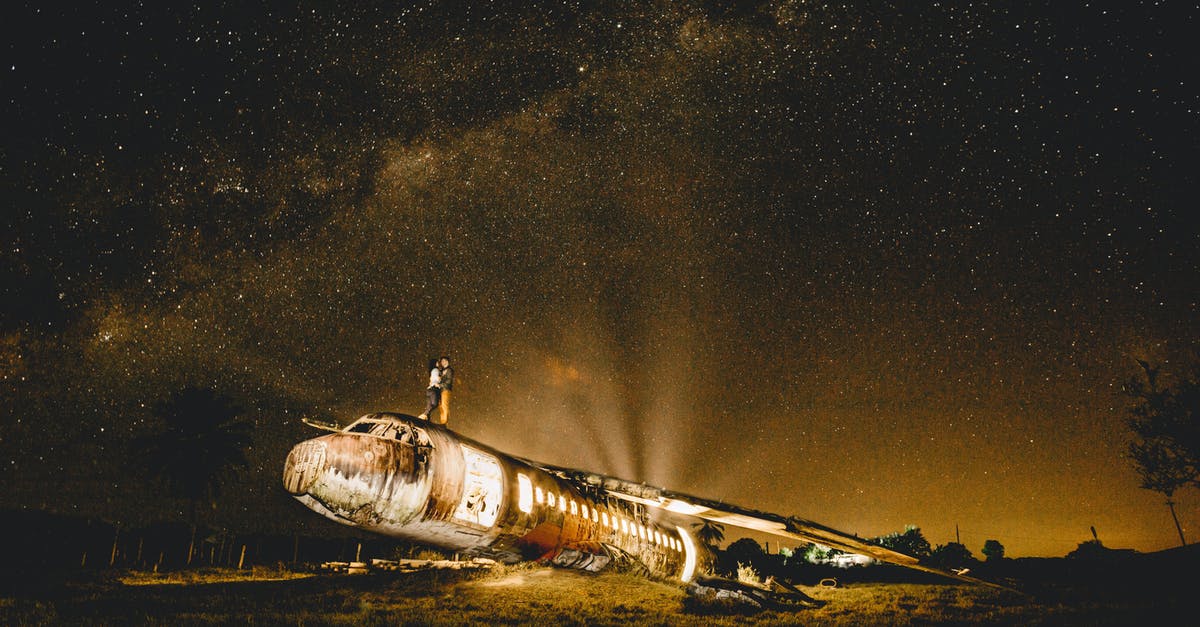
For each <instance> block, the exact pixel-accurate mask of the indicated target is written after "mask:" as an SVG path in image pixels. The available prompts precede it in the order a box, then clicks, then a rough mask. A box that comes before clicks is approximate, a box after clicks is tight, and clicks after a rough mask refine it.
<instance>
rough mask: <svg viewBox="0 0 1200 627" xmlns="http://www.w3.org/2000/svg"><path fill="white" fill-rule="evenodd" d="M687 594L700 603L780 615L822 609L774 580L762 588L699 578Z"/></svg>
mask: <svg viewBox="0 0 1200 627" xmlns="http://www.w3.org/2000/svg"><path fill="white" fill-rule="evenodd" d="M688 593H689V594H691V595H693V596H695V597H698V598H700V599H704V600H713V601H727V602H732V603H735V604H738V605H749V606H753V607H759V608H763V609H771V610H782V611H797V610H803V609H809V608H815V607H821V606H822V605H825V602H824V601H820V600H817V599H814V598H812V597H810V596H808V595H807V594H804V593H803V592H801V591H800V590H799V589H797V588H796V587H795V586H792V585H790V584H787V583H783V582H779V581H775V580H774V579H771V580H769V581H768V582H767V584H765V585H764V586H752V585H750V584H745V583H741V582H740V581H734V580H732V579H723V578H721V577H704V576H700V577H696V579H694V580H693V581H692V582H691V583H690V584H688Z"/></svg>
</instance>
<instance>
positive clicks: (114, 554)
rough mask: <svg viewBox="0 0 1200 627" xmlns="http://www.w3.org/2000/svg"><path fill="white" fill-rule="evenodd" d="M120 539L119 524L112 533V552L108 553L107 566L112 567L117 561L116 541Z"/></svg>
mask: <svg viewBox="0 0 1200 627" xmlns="http://www.w3.org/2000/svg"><path fill="white" fill-rule="evenodd" d="M120 540H121V527H120V525H118V526H117V531H116V533H114V534H113V548H112V553H111V554H109V556H108V566H109V567H110V568H111V567H112V565H113V564H116V563H117V543H118V542H119V541H120Z"/></svg>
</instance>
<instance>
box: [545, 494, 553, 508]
mask: <svg viewBox="0 0 1200 627" xmlns="http://www.w3.org/2000/svg"><path fill="white" fill-rule="evenodd" d="M546 505H549V506H550V507H554V493H553V492H547V493H546Z"/></svg>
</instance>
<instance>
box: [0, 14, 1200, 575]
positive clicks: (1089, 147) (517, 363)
mask: <svg viewBox="0 0 1200 627" xmlns="http://www.w3.org/2000/svg"><path fill="white" fill-rule="evenodd" d="M242 4H243V3H229V6H220V4H218V6H208V5H204V6H195V7H169V8H149V7H114V6H110V5H111V3H105V6H103V7H86V8H81V9H71V10H67V9H65V8H61V7H60V8H38V7H21V8H17V9H6V12H8V13H10V15H9V16H7V17H6V19H5V20H4V22H5V25H6V26H5V28H6V29H7V30H9V32H8V33H6V35H7V37H6V38H7V40H8V41H9V43H8V46H7V50H6V52H7V57H6V59H5V63H4V67H3V68H2V69H3V71H4V82H3V85H4V94H5V98H4V105H3V106H4V114H3V119H4V124H5V127H6V129H5V138H6V139H5V141H4V148H3V159H4V161H3V163H4V167H3V185H4V187H3V189H4V191H5V193H4V199H5V204H4V211H3V226H4V229H3V232H4V234H3V241H2V243H3V251H2V253H0V254H2V255H3V269H2V272H3V275H2V282H0V289H2V290H3V300H4V302H5V306H4V309H3V326H2V331H3V338H2V339H3V341H2V342H0V369H2V370H0V372H2V374H3V387H2V388H0V390H2V392H3V396H0V400H2V401H3V403H4V405H3V407H4V412H3V415H2V420H3V424H2V425H0V426H2V427H3V430H4V437H3V439H2V440H0V454H2V455H3V458H0V461H2V462H3V463H4V464H5V466H6V467H7V468H6V475H7V476H9V477H16V478H17V480H16V481H15V483H14V484H12V487H11V488H10V489H6V490H4V491H3V492H4V494H3V495H2V496H0V504H3V505H5V506H8V507H33V508H45V509H51V510H55V511H65V512H75V513H81V514H85V515H95V516H103V517H106V518H109V519H115V520H122V521H131V522H139V521H146V520H151V519H156V518H157V517H162V516H169V515H170V512H171V511H179V509H180V506H179V505H178V504H177V503H175V502H173V501H172V500H171V499H168V498H165V497H162V496H161V495H156V494H154V493H153V492H150V491H149V487H148V484H146V483H144V482H143V481H142V480H141V479H140V478H139V477H137V476H136V475H135V474H134V473H132V472H131V471H130V466H129V465H128V464H127V463H126V462H125V461H124V460H125V459H126V458H127V457H128V456H129V455H130V454H131V451H130V449H129V442H130V441H131V439H132V438H133V437H135V436H137V435H139V434H142V433H146V432H148V431H151V430H153V428H154V425H155V423H154V420H153V418H152V412H151V408H152V407H153V405H154V403H156V402H158V401H160V400H161V399H163V398H165V397H167V396H168V395H169V394H170V393H171V392H173V391H175V390H177V389H180V388H182V387H184V386H187V385H201V386H206V387H212V388H214V389H217V390H218V391H220V392H222V393H224V394H227V395H229V396H232V397H233V398H235V399H236V400H237V401H238V402H239V403H240V404H241V405H242V406H243V407H244V408H245V409H246V417H247V419H250V420H252V421H253V422H254V424H255V426H256V439H255V445H254V448H253V450H252V458H253V462H252V464H251V467H250V468H249V469H248V470H247V471H245V472H243V473H241V474H240V475H239V476H238V477H237V479H236V480H235V481H233V482H232V483H230V484H229V486H227V488H226V490H225V496H224V497H223V499H222V501H221V503H220V507H219V508H218V511H217V512H215V513H213V514H212V515H213V516H215V517H217V519H220V520H224V521H227V523H228V524H231V525H237V526H240V527H243V528H248V527H257V528H269V529H272V530H279V529H291V528H295V527H296V526H297V525H303V524H306V522H305V520H306V517H307V514H306V513H305V512H302V511H300V510H299V509H296V508H294V507H293V504H291V503H288V502H287V499H286V497H285V495H283V494H282V492H281V489H280V488H279V486H278V475H279V472H280V469H281V468H282V462H283V457H284V455H285V454H286V452H287V450H288V448H290V446H291V445H292V444H293V443H295V442H296V441H298V440H300V439H303V438H305V437H310V436H312V435H313V432H312V431H311V430H310V429H307V428H306V427H305V426H304V425H303V424H301V423H300V420H299V418H300V417H301V416H304V415H309V416H314V417H320V418H324V419H328V420H341V421H343V422H347V421H349V420H351V419H352V418H354V417H356V416H357V415H359V414H362V413H366V412H369V411H377V410H396V411H404V412H408V413H417V412H418V411H419V410H420V409H421V407H422V403H423V393H422V392H423V389H422V388H423V382H422V377H423V376H424V375H423V372H422V371H423V365H424V362H425V360H426V359H427V358H429V357H430V356H433V355H438V354H442V353H448V354H450V355H451V356H453V357H454V359H455V362H456V370H457V372H458V373H459V379H460V382H459V384H458V386H457V387H458V389H457V390H456V395H455V397H454V398H455V400H454V411H453V415H452V417H451V427H452V428H454V429H456V430H458V431H460V432H462V433H464V434H465V435H467V436H469V437H473V438H475V439H478V440H481V441H483V442H487V443H489V444H492V445H494V446H496V447H498V448H500V449H502V450H505V451H507V452H510V453H513V454H516V455H519V456H523V457H529V458H534V459H539V460H543V461H546V462H549V463H553V464H558V465H565V466H575V467H582V468H586V469H589V470H593V471H596V472H604V473H610V474H615V475H618V476H621V477H624V478H628V479H633V480H638V481H645V482H647V483H651V484H655V485H662V486H667V487H669V488H672V489H675V490H680V491H684V492H689V493H695V494H699V495H702V496H706V497H709V498H714V499H722V500H725V501H728V502H733V503H737V504H741V505H745V506H749V507H753V508H756V509H764V510H770V511H776V512H780V513H784V514H795V515H800V516H803V517H806V518H810V519H813V520H816V521H819V522H822V523H824V524H827V525H830V526H833V527H835V528H839V529H844V530H846V531H850V532H855V533H859V534H860V535H864V536H874V535H881V534H884V533H887V532H891V531H896V530H900V529H903V528H904V526H905V525H906V524H916V525H919V526H921V527H922V529H923V530H925V533H926V536H927V537H928V538H929V539H930V541H931V542H933V543H934V544H939V543H945V542H948V541H951V540H953V538H954V529H955V526H956V525H957V526H958V527H959V529H960V532H961V534H962V539H963V541H964V543H965V544H967V546H968V548H970V549H972V550H973V551H975V552H976V553H977V554H978V551H979V549H980V548H981V547H982V545H983V542H984V540H986V539H989V538H995V539H999V540H1000V541H1001V542H1002V543H1004V545H1005V546H1006V547H1007V549H1008V551H1007V552H1008V554H1010V555H1062V554H1064V553H1066V552H1067V551H1069V550H1070V549H1072V548H1074V546H1075V545H1076V544H1077V543H1078V542H1080V541H1082V540H1086V539H1089V538H1090V532H1089V530H1088V528H1089V527H1090V526H1093V525H1094V526H1095V527H1096V529H1097V530H1098V532H1099V534H1100V537H1101V539H1102V540H1104V541H1105V543H1106V544H1107V545H1109V546H1124V547H1133V548H1137V549H1139V550H1155V549H1161V548H1165V547H1168V546H1170V545H1171V544H1172V543H1173V541H1174V540H1173V536H1174V533H1175V531H1174V528H1173V525H1172V524H1171V522H1170V518H1169V513H1168V512H1167V509H1166V508H1165V507H1164V506H1163V504H1162V497H1161V495H1159V494H1156V493H1152V492H1147V491H1145V490H1141V489H1139V488H1138V479H1137V476H1136V474H1135V473H1134V471H1133V470H1132V467H1131V465H1130V463H1129V462H1128V460H1126V459H1124V458H1123V455H1124V452H1125V448H1126V443H1127V441H1128V439H1129V435H1128V432H1127V429H1126V427H1125V424H1124V419H1125V415H1126V413H1125V412H1126V409H1125V407H1126V401H1125V399H1123V398H1122V397H1121V396H1120V395H1119V393H1118V392H1119V388H1120V384H1121V382H1122V381H1123V380H1125V379H1126V378H1128V377H1130V376H1133V375H1134V374H1136V372H1137V366H1136V362H1135V361H1134V359H1135V358H1140V359H1149V360H1151V361H1155V362H1157V363H1164V364H1165V366H1164V370H1167V371H1169V370H1171V369H1172V368H1173V367H1178V368H1182V367H1183V364H1182V363H1181V361H1180V360H1181V355H1187V354H1188V353H1189V351H1191V350H1193V348H1194V347H1195V345H1196V339H1197V331H1198V327H1197V311H1196V308H1197V290H1196V285H1197V284H1198V282H1197V270H1198V268H1200V246H1198V238H1197V236H1198V230H1197V226H1196V220H1195V219H1194V217H1193V215H1194V212H1195V198H1196V193H1197V191H1198V189H1197V178H1196V172H1197V163H1196V158H1195V147H1196V145H1197V141H1198V140H1200V136H1198V132H1197V131H1198V130H1200V128H1198V127H1200V124H1198V116H1200V91H1198V90H1197V87H1196V85H1195V81H1193V80H1191V77H1193V76H1195V75H1196V74H1197V67H1196V66H1197V57H1196V55H1195V53H1194V50H1193V41H1192V38H1193V33H1194V31H1195V27H1196V12H1195V11H1193V10H1186V9H1184V8H1182V7H1174V8H1172V7H1167V6H1160V5H1162V4H1164V3H1126V6H1125V8H1122V9H1120V10H1107V11H1106V10H1104V9H1102V8H1099V7H1096V6H1086V5H1081V6H1076V7H1071V8H1068V7H1067V6H1065V5H1063V4H1062V3H1048V4H1050V5H1051V6H1035V7H1026V8H1021V9H1019V10H1009V8H1008V7H1006V6H1001V7H980V6H966V5H963V4H962V3H944V4H945V5H946V6H942V5H934V6H927V7H909V6H907V4H908V3H898V4H899V6H898V7H886V8H880V7H878V6H876V3H870V4H871V5H872V6H871V8H869V9H868V8H864V7H856V6H843V5H836V6H835V5H828V4H824V3H810V2H787V1H779V2H764V3H748V4H747V3H737V4H734V3H728V4H726V3H720V2H717V3H689V2H658V3H642V2H578V3H529V4H528V5H527V6H524V7H523V8H519V9H514V8H501V7H495V6H486V7H478V6H476V7H473V8H470V9H467V8H463V7H457V6H455V5H454V3H450V4H445V3H407V2H399V3H397V2H389V3H380V4H379V6H371V7H367V6H363V5H364V4H367V3H353V4H352V6H347V7H342V8H330V7H328V6H325V4H324V3H313V4H308V3H302V4H303V6H301V7H299V8H297V7H294V6H292V7H287V8H266V7H257V8H256V7H249V8H248V7H244V6H242ZM476 4H482V3H476ZM6 483H7V482H6ZM1177 500H1178V501H1179V506H1178V507H1179V510H1180V514H1181V518H1182V519H1183V522H1184V526H1185V532H1188V533H1190V534H1192V535H1194V534H1195V530H1196V529H1197V528H1198V527H1200V504H1198V499H1197V494H1196V493H1195V491H1189V492H1187V493H1181V494H1179V495H1177Z"/></svg>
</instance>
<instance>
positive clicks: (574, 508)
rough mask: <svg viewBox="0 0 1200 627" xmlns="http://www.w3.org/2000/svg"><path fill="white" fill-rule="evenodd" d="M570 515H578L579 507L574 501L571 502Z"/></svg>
mask: <svg viewBox="0 0 1200 627" xmlns="http://www.w3.org/2000/svg"><path fill="white" fill-rule="evenodd" d="M571 515H572V516H578V515H579V506H578V505H576V504H575V501H571Z"/></svg>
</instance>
